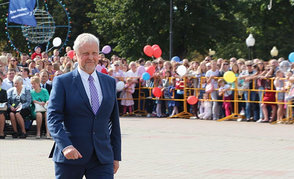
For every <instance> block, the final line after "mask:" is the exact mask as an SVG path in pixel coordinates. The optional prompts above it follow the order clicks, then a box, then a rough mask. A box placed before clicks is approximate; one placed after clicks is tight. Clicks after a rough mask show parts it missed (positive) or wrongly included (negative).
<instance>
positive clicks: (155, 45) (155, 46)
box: [152, 44, 160, 50]
mask: <svg viewBox="0 0 294 179" xmlns="http://www.w3.org/2000/svg"><path fill="white" fill-rule="evenodd" d="M157 47H158V48H160V47H159V45H157V44H154V45H152V49H153V50H154V49H155V48H157Z"/></svg>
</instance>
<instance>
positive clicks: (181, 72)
mask: <svg viewBox="0 0 294 179" xmlns="http://www.w3.org/2000/svg"><path fill="white" fill-rule="evenodd" d="M177 73H178V74H179V75H180V76H184V75H185V74H186V73H187V68H186V67H185V66H184V65H180V66H178V68H177Z"/></svg>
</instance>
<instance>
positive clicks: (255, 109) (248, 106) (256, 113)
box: [244, 91, 259, 121]
mask: <svg viewBox="0 0 294 179" xmlns="http://www.w3.org/2000/svg"><path fill="white" fill-rule="evenodd" d="M248 93H250V101H255V100H256V97H257V93H256V92H255V91H249V92H248V91H244V98H245V100H246V101H248ZM251 110H253V119H254V121H257V120H258V119H259V105H258V103H249V102H246V107H245V113H246V114H245V116H246V119H247V120H248V119H250V117H251Z"/></svg>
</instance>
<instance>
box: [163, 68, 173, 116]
mask: <svg viewBox="0 0 294 179" xmlns="http://www.w3.org/2000/svg"><path fill="white" fill-rule="evenodd" d="M164 75H165V78H164V79H162V87H163V88H162V92H163V96H164V99H171V95H170V92H169V87H170V85H171V83H170V77H171V71H165V73H164ZM168 104H169V101H168V100H165V101H164V105H165V109H166V111H165V115H166V116H169V110H168V106H169V105H168Z"/></svg>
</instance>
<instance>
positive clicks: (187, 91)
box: [118, 77, 294, 123]
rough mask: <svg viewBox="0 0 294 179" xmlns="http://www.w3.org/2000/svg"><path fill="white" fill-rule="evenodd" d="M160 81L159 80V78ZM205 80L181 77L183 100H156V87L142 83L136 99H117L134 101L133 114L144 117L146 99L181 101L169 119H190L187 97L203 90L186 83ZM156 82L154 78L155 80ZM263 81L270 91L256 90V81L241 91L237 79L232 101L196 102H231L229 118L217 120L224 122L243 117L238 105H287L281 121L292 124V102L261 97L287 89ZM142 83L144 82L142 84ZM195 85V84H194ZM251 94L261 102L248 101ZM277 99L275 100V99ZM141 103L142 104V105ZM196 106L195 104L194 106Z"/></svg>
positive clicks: (272, 79) (216, 78)
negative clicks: (244, 96)
mask: <svg viewBox="0 0 294 179" xmlns="http://www.w3.org/2000/svg"><path fill="white" fill-rule="evenodd" d="M159 79H160V78H159ZM175 79H176V78H175V77H170V78H169V81H170V82H171V81H173V80H175ZM205 79H206V78H205V77H201V78H196V77H183V78H181V81H183V83H184V84H183V91H184V92H183V99H174V98H171V99H165V98H163V95H162V96H161V97H160V98H156V97H153V96H152V89H153V88H154V87H157V85H154V86H153V87H143V86H142V82H143V81H140V80H139V82H138V87H137V88H135V90H137V91H138V97H137V98H132V99H127V98H118V100H134V101H135V100H136V101H137V109H135V110H134V113H135V114H141V115H142V114H143V115H146V114H147V113H146V110H145V100H146V99H149V100H167V101H181V102H183V111H182V112H180V113H178V114H176V115H173V116H171V117H170V118H190V117H192V116H193V114H192V113H190V112H188V105H187V99H188V97H189V96H196V97H198V96H199V94H200V91H205V88H195V87H190V86H189V85H188V83H190V82H191V80H196V81H198V85H199V84H200V85H201V84H203V82H204V80H205ZM218 79H223V77H214V80H218ZM155 80H156V78H155ZM264 80H269V81H270V82H269V84H270V89H256V80H252V89H243V88H238V86H239V85H238V81H239V78H237V79H236V81H235V82H234V88H232V89H231V90H232V91H233V94H234V95H233V99H231V100H223V99H222V100H213V99H211V96H210V95H209V99H207V100H204V99H198V101H200V102H201V101H211V102H214V101H216V102H232V103H233V111H231V115H229V116H226V117H224V118H221V119H219V120H218V121H224V120H229V119H238V118H241V117H244V116H241V115H240V114H239V105H238V104H239V103H259V104H283V105H287V115H286V118H284V119H283V122H285V123H294V120H293V112H292V111H293V110H292V108H293V107H294V105H293V102H292V101H284V102H281V101H277V100H276V101H274V102H267V101H263V96H264V94H265V93H266V92H274V93H276V94H277V93H288V92H289V89H288V90H286V91H284V90H283V91H281V90H275V88H274V83H273V81H274V78H267V79H264ZM282 80H286V79H282ZM143 83H144V82H143ZM194 85H195V84H194ZM143 90H148V92H149V96H148V97H146V96H145V92H143ZM218 90H219V88H217V89H214V91H218ZM239 92H247V94H248V97H247V98H248V99H249V100H243V99H241V98H239ZM252 92H259V93H261V94H262V97H261V99H262V100H261V101H260V100H258V101H251V100H250V99H251V98H250V95H251V93H252ZM174 93H175V90H174V92H173V96H174ZM276 99H277V98H276ZM142 103H143V104H142ZM196 105H197V104H196Z"/></svg>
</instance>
